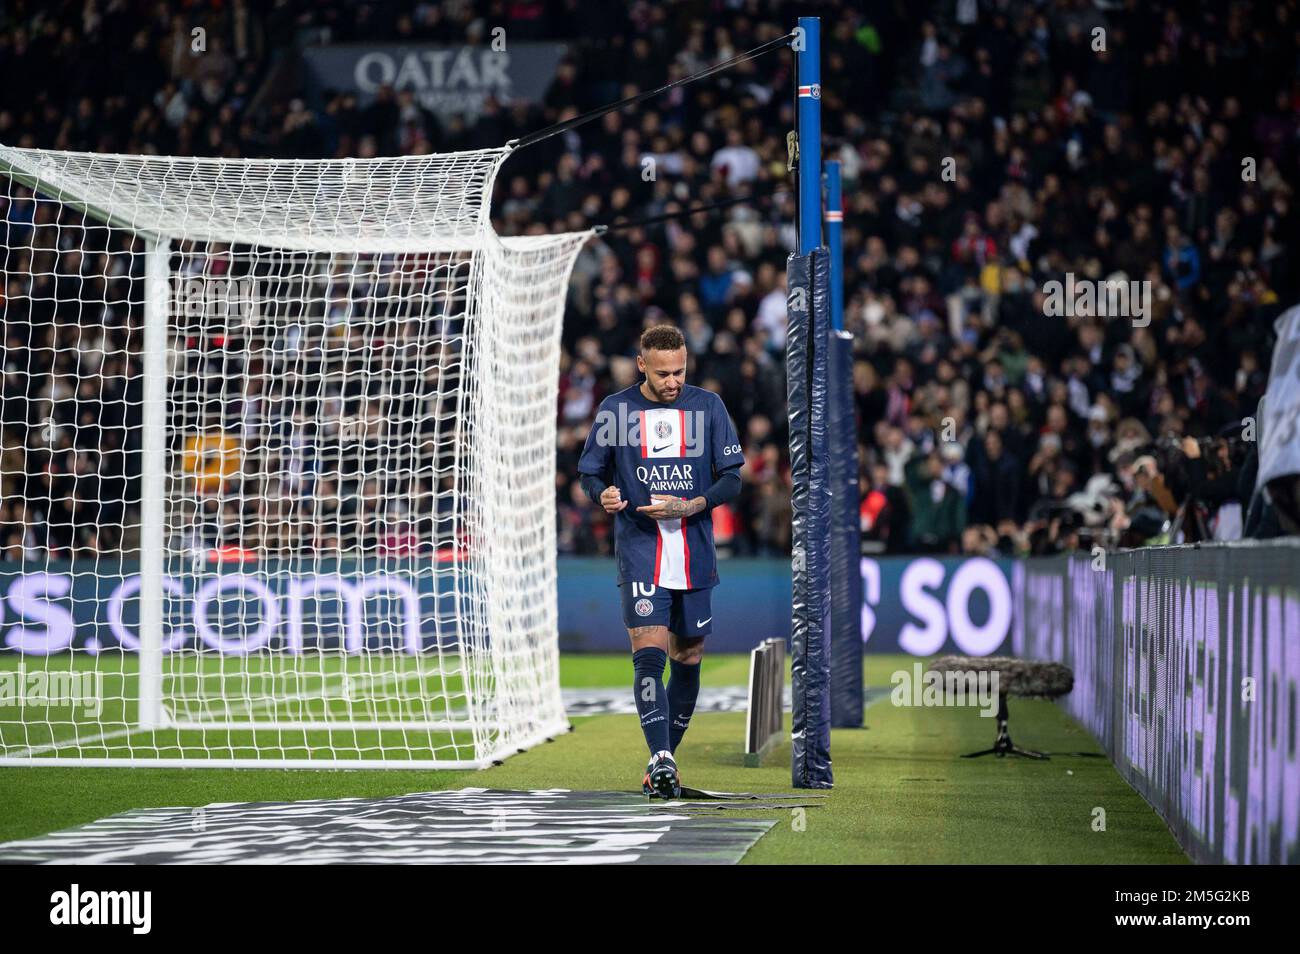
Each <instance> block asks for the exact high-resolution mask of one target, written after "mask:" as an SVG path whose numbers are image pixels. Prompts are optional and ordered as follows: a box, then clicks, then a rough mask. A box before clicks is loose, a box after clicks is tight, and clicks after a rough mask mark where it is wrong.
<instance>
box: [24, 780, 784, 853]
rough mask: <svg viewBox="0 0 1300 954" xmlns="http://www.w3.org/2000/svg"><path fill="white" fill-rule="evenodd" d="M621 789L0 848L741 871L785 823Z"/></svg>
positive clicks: (171, 821)
mask: <svg viewBox="0 0 1300 954" xmlns="http://www.w3.org/2000/svg"><path fill="white" fill-rule="evenodd" d="M676 804H678V803H673V805H664V804H663V803H660V805H658V806H654V805H651V804H649V803H647V801H646V800H645V799H644V798H642V797H641V796H639V795H635V794H632V793H621V792H571V791H566V790H563V789H549V790H542V791H532V792H509V791H494V790H491V789H483V788H463V789H460V790H457V791H443V792H416V793H413V794H410V795H397V796H392V797H389V798H342V799H318V800H310V801H300V802H266V803H257V802H244V803H233V804H213V805H207V806H205V807H203V808H149V809H136V810H133V811H128V812H122V813H121V814H118V815H112V816H110V817H108V818H101V819H99V820H98V821H95V822H91V823H90V824H88V825H82V826H80V827H78V828H69V829H66V830H64V831H58V832H53V833H52V834H49V835H43V836H41V837H39V838H30V839H26V840H23V841H11V842H7V843H4V844H0V863H9V864H274V865H283V864H734V863H735V862H737V861H739V860H740V859H741V857H743V856H744V854H745V852H746V851H748V850H749V849H750V847H752V846H753V844H754V843H755V842H756V841H758V839H759V838H761V837H762V836H763V835H764V834H765V833H766V832H767V831H768V830H769V829H770V828H771V827H772V826H773V825H775V824H776V822H775V821H774V820H767V819H753V818H732V817H727V816H726V815H725V814H722V815H716V814H714V815H694V814H688V813H686V812H684V811H683V812H677V811H674V810H673V806H675V805H676Z"/></svg>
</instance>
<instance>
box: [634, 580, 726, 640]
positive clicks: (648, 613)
mask: <svg viewBox="0 0 1300 954" xmlns="http://www.w3.org/2000/svg"><path fill="white" fill-rule="evenodd" d="M618 589H619V592H620V593H621V594H622V599H623V625H625V626H626V627H627V628H628V629H633V628H634V627H637V626H667V627H668V631H669V632H670V633H676V634H677V635H678V636H682V637H685V638H687V639H695V638H697V637H699V636H707V635H709V633H711V632H713V609H712V608H711V599H710V595H711V594H712V592H713V588H712V587H709V586H705V587H700V588H699V589H694V590H667V589H664V588H663V587H662V586H655V585H654V584H653V583H620V584H619V585H618Z"/></svg>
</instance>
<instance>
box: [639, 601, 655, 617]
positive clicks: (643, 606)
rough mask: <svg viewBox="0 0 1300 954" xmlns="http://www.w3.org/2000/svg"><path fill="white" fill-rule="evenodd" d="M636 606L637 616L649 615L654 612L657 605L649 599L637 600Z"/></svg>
mask: <svg viewBox="0 0 1300 954" xmlns="http://www.w3.org/2000/svg"><path fill="white" fill-rule="evenodd" d="M635 608H636V615H637V616H649V615H650V614H651V613H653V612H654V608H655V607H654V604H653V603H651V602H650V601H649V600H637V601H636V607H635Z"/></svg>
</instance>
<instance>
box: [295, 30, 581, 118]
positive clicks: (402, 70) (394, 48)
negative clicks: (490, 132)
mask: <svg viewBox="0 0 1300 954" xmlns="http://www.w3.org/2000/svg"><path fill="white" fill-rule="evenodd" d="M497 45H498V46H503V47H504V48H503V49H493V48H492V45H490V44H489V45H485V46H434V45H429V44H415V45H401V44H393V43H345V44H340V45H333V46H309V47H305V48H304V49H303V51H302V58H303V66H304V70H303V73H304V79H305V80H306V82H307V90H308V94H309V96H310V97H311V98H312V99H313V100H316V101H320V100H322V99H323V96H324V93H325V91H326V90H331V91H334V92H350V93H355V94H356V96H357V102H358V104H359V105H360V106H361V107H362V108H365V107H366V106H368V105H370V103H372V102H373V101H374V98H375V93H377V92H378V91H379V89H380V87H383V86H388V87H391V88H392V90H393V92H395V93H401V92H403V91H406V90H410V91H411V93H412V95H413V98H414V100H415V103H416V104H417V105H419V106H422V107H424V108H425V109H427V110H428V111H429V112H431V113H433V114H435V115H436V116H437V117H438V118H439V119H444V120H445V119H447V118H450V117H451V116H455V115H463V116H465V117H467V119H468V120H471V121H472V120H473V118H475V117H477V116H478V115H479V113H480V112H482V108H483V102H484V100H486V99H487V97H489V96H493V97H495V98H496V99H497V100H498V101H500V102H502V103H505V102H506V101H516V102H525V103H536V102H537V101H538V100H539V99H540V98H541V96H542V95H543V94H544V93H545V92H546V90H547V89H549V88H550V85H551V81H552V80H553V79H554V78H555V73H556V69H557V67H558V66H559V65H560V60H561V59H562V58H563V57H564V53H565V50H566V47H565V46H564V44H562V43H515V42H510V43H508V44H504V43H501V44H497ZM403 121H405V117H403Z"/></svg>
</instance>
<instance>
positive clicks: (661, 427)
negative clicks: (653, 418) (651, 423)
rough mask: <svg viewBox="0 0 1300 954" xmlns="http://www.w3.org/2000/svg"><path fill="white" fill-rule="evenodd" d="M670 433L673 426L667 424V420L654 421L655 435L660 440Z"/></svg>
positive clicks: (670, 434)
mask: <svg viewBox="0 0 1300 954" xmlns="http://www.w3.org/2000/svg"><path fill="white" fill-rule="evenodd" d="M672 433H673V426H672V425H671V424H669V423H668V422H667V421H657V422H656V423H655V437H657V438H659V439H660V440H663V439H664V438H666V437H670V436H672Z"/></svg>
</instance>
